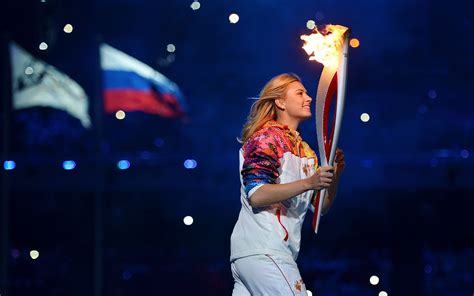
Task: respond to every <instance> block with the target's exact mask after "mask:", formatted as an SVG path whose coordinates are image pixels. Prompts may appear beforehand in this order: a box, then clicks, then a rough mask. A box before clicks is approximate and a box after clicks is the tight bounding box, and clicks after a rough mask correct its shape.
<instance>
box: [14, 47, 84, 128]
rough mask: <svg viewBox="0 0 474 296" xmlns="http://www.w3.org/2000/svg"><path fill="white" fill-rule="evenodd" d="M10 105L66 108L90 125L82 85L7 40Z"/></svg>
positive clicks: (17, 107)
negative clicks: (11, 85) (10, 70)
mask: <svg viewBox="0 0 474 296" xmlns="http://www.w3.org/2000/svg"><path fill="white" fill-rule="evenodd" d="M10 57H11V61H12V84H13V108H14V109H23V108H30V107H36V106H39V107H51V108H56V109H60V110H63V111H66V112H67V113H69V114H70V115H71V116H74V117H75V118H77V119H79V120H80V121H81V123H82V125H83V126H84V127H86V128H89V127H90V126H91V120H90V117H89V113H88V108H89V100H88V98H87V95H86V93H85V92H84V90H83V89H82V87H81V86H80V85H79V84H78V83H77V82H75V81H74V80H72V79H71V78H69V77H68V76H67V75H66V74H64V73H61V72H59V71H58V70H57V69H56V68H55V67H53V66H51V65H48V64H46V63H45V62H43V61H41V60H38V59H36V58H34V57H33V56H32V55H30V54H29V53H28V52H27V51H25V50H24V49H23V48H21V47H20V46H18V45H17V44H16V43H14V42H10Z"/></svg>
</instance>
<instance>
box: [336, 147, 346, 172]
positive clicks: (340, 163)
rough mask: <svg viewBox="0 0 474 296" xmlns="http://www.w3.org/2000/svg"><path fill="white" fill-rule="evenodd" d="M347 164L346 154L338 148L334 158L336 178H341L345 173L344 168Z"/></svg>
mask: <svg viewBox="0 0 474 296" xmlns="http://www.w3.org/2000/svg"><path fill="white" fill-rule="evenodd" d="M345 164H346V162H345V161H344V152H343V151H342V150H341V149H339V148H337V149H336V156H335V157H334V174H335V176H336V178H339V177H340V176H341V174H342V172H343V171H344V166H345Z"/></svg>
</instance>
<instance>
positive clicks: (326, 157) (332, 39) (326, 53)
mask: <svg viewBox="0 0 474 296" xmlns="http://www.w3.org/2000/svg"><path fill="white" fill-rule="evenodd" d="M349 36H350V29H349V28H346V27H344V26H340V25H327V26H325V27H324V28H323V29H322V30H321V31H318V29H317V28H315V29H314V32H313V33H312V34H310V35H302V36H301V39H302V40H303V41H304V42H305V44H304V45H303V49H304V50H305V51H306V53H307V54H308V55H309V56H310V57H309V59H310V60H315V61H318V62H320V63H322V64H323V65H324V68H323V71H322V73H321V77H320V79H319V84H318V89H317V95H316V132H317V140H318V148H319V156H320V158H321V161H320V162H321V166H326V165H333V164H334V157H335V154H336V148H337V142H338V139H339V131H340V129H341V123H342V115H343V112H344V100H345V95H346V77H347V62H348V59H349V55H348V54H349ZM334 97H336V102H335V108H334V116H333V120H332V128H331V131H330V133H329V129H328V122H329V111H330V107H331V104H332V101H333V98H334ZM325 195H326V189H322V190H320V191H318V192H317V194H316V198H315V199H314V203H313V206H314V216H313V230H314V232H315V233H317V232H318V228H319V223H320V220H321V211H322V207H323V204H324V198H325Z"/></svg>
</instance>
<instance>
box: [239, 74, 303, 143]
mask: <svg viewBox="0 0 474 296" xmlns="http://www.w3.org/2000/svg"><path fill="white" fill-rule="evenodd" d="M292 82H301V79H300V78H299V77H298V76H297V75H296V74H293V73H284V74H281V75H278V76H275V77H273V78H272V79H270V81H268V82H267V84H265V86H264V87H263V89H262V91H261V92H260V96H259V98H258V99H257V101H255V103H253V104H252V107H251V108H250V113H249V115H248V117H247V122H246V123H245V124H244V127H243V129H242V135H241V137H240V139H239V142H240V143H242V144H243V143H245V142H246V141H247V140H248V139H249V138H250V137H251V136H252V135H253V134H254V133H255V132H256V131H258V130H259V129H260V128H262V126H263V125H264V124H265V123H267V122H268V121H270V120H275V119H276V116H277V112H276V108H277V107H276V104H275V100H276V99H279V98H284V97H285V95H286V90H287V88H288V85H289V84H290V83H292Z"/></svg>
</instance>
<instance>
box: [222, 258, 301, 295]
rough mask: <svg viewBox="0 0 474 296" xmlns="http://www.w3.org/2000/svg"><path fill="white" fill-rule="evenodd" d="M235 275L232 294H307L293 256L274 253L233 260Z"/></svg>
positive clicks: (233, 274)
mask: <svg viewBox="0 0 474 296" xmlns="http://www.w3.org/2000/svg"><path fill="white" fill-rule="evenodd" d="M231 269H232V276H233V277H234V291H233V292H232V296H243V295H245V296H248V295H252V296H258V295H262V296H277V295H285V296H286V295H289V296H293V295H295V296H296V295H298V296H303V295H304V296H306V295H307V293H306V287H305V285H304V283H303V280H302V278H301V275H300V271H299V270H298V266H297V265H296V262H295V261H294V260H292V259H283V258H280V257H277V256H274V255H253V256H248V257H243V258H240V259H237V260H235V261H233V262H232V263H231Z"/></svg>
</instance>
